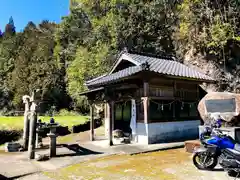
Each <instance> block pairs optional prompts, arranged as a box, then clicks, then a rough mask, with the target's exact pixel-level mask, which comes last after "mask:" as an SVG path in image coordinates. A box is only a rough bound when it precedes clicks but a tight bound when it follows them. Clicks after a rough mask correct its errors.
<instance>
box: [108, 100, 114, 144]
mask: <svg viewBox="0 0 240 180" xmlns="http://www.w3.org/2000/svg"><path fill="white" fill-rule="evenodd" d="M109 105H110V108H109V109H110V114H109V117H110V118H109V124H108V140H109V146H112V145H113V122H114V114H115V113H114V101H112V100H111V101H110V103H109Z"/></svg>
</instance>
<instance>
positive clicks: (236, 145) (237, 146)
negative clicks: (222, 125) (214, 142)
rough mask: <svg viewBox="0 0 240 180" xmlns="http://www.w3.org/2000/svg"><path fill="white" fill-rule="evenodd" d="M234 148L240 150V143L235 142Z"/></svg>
mask: <svg viewBox="0 0 240 180" xmlns="http://www.w3.org/2000/svg"><path fill="white" fill-rule="evenodd" d="M234 149H235V150H236V151H239V152H240V144H235V146H234Z"/></svg>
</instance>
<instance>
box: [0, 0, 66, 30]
mask: <svg viewBox="0 0 240 180" xmlns="http://www.w3.org/2000/svg"><path fill="white" fill-rule="evenodd" d="M68 13H69V0H1V3H0V29H1V30H2V31H4V27H5V25H6V24H7V23H8V20H9V18H10V16H12V17H13V20H14V23H15V27H16V31H18V32H19V31H21V30H23V29H24V27H25V26H26V25H27V23H28V22H29V21H33V22H34V23H35V24H38V23H40V22H41V21H42V20H49V21H53V22H56V23H59V22H60V21H61V17H62V16H66V15H68Z"/></svg>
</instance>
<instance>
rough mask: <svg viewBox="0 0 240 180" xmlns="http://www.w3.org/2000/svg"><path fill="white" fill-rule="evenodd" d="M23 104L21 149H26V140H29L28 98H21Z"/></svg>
mask: <svg viewBox="0 0 240 180" xmlns="http://www.w3.org/2000/svg"><path fill="white" fill-rule="evenodd" d="M22 99H23V103H24V104H25V111H24V128H23V149H24V150H27V149H28V139H29V112H30V111H29V110H30V103H29V101H30V97H29V96H27V95H25V96H23V98H22Z"/></svg>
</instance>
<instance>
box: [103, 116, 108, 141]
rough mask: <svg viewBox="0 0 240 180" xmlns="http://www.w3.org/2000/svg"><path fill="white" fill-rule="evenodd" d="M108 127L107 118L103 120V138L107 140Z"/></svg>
mask: <svg viewBox="0 0 240 180" xmlns="http://www.w3.org/2000/svg"><path fill="white" fill-rule="evenodd" d="M108 127H109V118H105V121H104V128H105V137H106V138H108Z"/></svg>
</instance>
